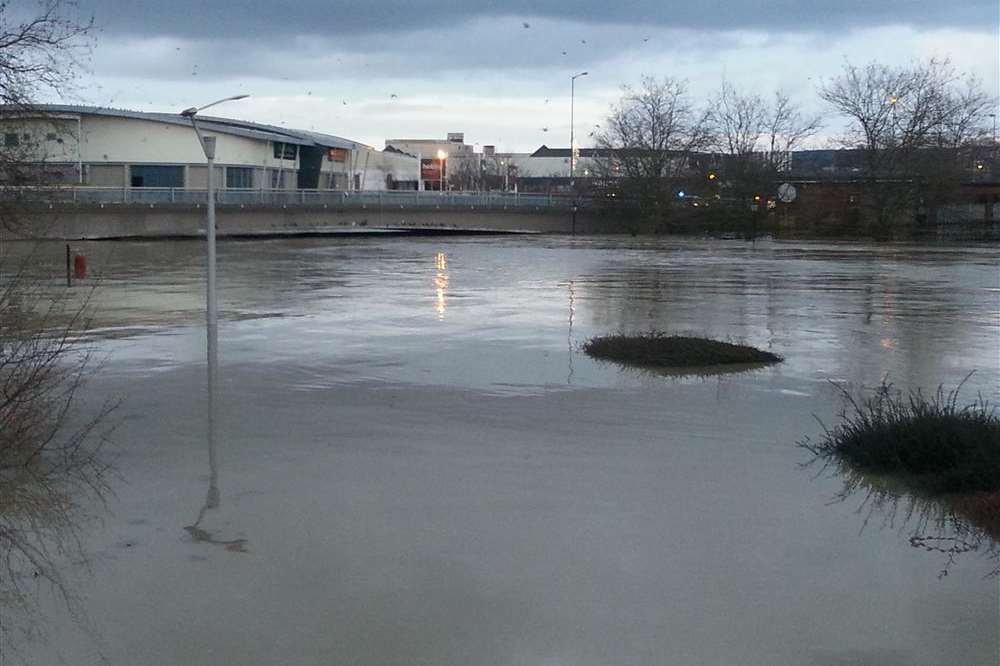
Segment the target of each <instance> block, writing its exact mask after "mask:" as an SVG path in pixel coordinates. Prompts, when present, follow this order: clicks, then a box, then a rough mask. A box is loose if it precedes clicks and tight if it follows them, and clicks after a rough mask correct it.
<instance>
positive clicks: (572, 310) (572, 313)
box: [566, 280, 576, 384]
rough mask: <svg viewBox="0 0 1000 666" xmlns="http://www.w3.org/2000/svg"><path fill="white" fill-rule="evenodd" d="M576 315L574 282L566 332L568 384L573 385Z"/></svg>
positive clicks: (571, 283)
mask: <svg viewBox="0 0 1000 666" xmlns="http://www.w3.org/2000/svg"><path fill="white" fill-rule="evenodd" d="M575 315H576V294H575V293H574V292H573V281H572V280H570V281H569V326H568V327H567V331H566V350H567V353H568V356H567V358H568V359H569V360H568V363H569V373H568V374H567V375H566V383H567V384H572V383H573V318H574V316H575Z"/></svg>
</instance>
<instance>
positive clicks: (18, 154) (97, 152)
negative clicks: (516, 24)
mask: <svg viewBox="0 0 1000 666" xmlns="http://www.w3.org/2000/svg"><path fill="white" fill-rule="evenodd" d="M198 126H199V128H200V129H201V130H202V133H203V134H206V135H214V136H215V137H216V157H215V163H216V179H215V181H216V183H217V184H218V186H219V187H220V188H229V189H259V190H295V189H320V190H342V191H354V190H385V189H416V188H417V181H418V177H419V176H418V173H419V169H418V162H417V160H416V158H414V157H412V156H409V155H405V154H403V153H399V152H384V151H379V150H376V149H374V148H372V147H371V146H367V145H364V144H362V143H359V142H356V141H351V140H349V139H344V138H341V137H338V136H333V135H330V134H322V133H319V132H309V131H304V130H293V129H286V128H283V127H276V126H273V125H263V124H259V123H251V122H246V121H240V120H232V119H228V118H217V117H208V116H205V117H202V116H199V117H198ZM0 132H2V134H3V137H2V143H0V150H2V151H3V157H4V159H3V160H2V161H0V179H2V180H3V181H4V182H5V183H7V184H16V183H17V180H18V179H19V178H23V177H24V176H25V172H24V165H25V164H27V165H30V167H31V172H32V173H31V176H32V178H31V180H32V182H39V181H40V182H43V183H46V184H52V185H77V186H89V187H123V188H184V189H204V188H205V187H206V185H207V167H206V165H205V157H204V154H203V152H202V150H201V146H200V145H199V144H198V139H197V137H196V135H195V133H194V130H193V129H192V127H191V122H190V120H189V119H187V118H184V117H182V116H180V115H179V114H169V113H145V112H137V111H126V110H120V109H106V108H98V107H87V106H69V105H39V106H34V107H31V108H30V109H28V110H24V109H12V108H9V107H8V108H2V107H0ZM14 165H16V166H17V168H16V169H15V168H13V166H14ZM4 166H6V167H7V168H3V167H4Z"/></svg>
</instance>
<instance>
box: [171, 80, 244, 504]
mask: <svg viewBox="0 0 1000 666" xmlns="http://www.w3.org/2000/svg"><path fill="white" fill-rule="evenodd" d="M246 97H249V95H234V96H232V97H226V98H224V99H220V100H217V101H215V102H212V103H211V104H206V105H205V106H201V107H195V106H192V107H191V108H190V109H185V110H184V111H181V115H182V116H184V117H185V118H190V119H191V126H192V127H193V128H194V133H195V134H196V135H197V137H198V143H200V144H201V149H202V151H203V152H204V153H205V160H206V162H207V163H208V177H207V180H206V189H207V190H208V206H207V210H208V220H207V222H206V224H207V227H206V229H205V237H206V240H207V241H208V271H207V272H208V279H207V284H206V288H205V301H206V306H205V324H206V328H207V329H208V330H207V333H208V336H207V337H208V466H209V481H208V498H207V499H206V500H205V506H206V507H208V508H214V507H216V506H218V505H219V487H218V467H217V460H216V453H215V421H216V418H215V416H216V407H217V405H216V400H215V387H216V381H217V380H218V375H219V356H218V351H219V322H218V314H217V311H216V293H215V292H216V290H215V179H214V176H215V174H214V173H213V171H214V170H215V137H214V136H202V134H201V130H200V129H198V123H197V121H196V120H195V119H194V117H195V116H196V115H198V112H199V111H204V110H205V109H207V108H208V107H210V106H215V105H216V104H222V103H223V102H230V101H233V100H237V99H244V98H246Z"/></svg>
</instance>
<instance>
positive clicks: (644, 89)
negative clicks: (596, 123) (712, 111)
mask: <svg viewBox="0 0 1000 666" xmlns="http://www.w3.org/2000/svg"><path fill="white" fill-rule="evenodd" d="M594 139H595V143H596V145H597V151H596V154H597V157H596V158H595V171H596V175H597V176H598V177H600V178H603V179H606V180H612V181H615V182H617V183H619V185H620V188H621V191H622V193H623V194H624V195H625V196H626V197H627V198H629V199H631V200H632V201H634V202H635V203H636V204H638V206H639V208H640V210H641V211H642V213H643V215H644V216H645V217H648V218H654V219H659V220H663V219H665V218H667V217H668V216H669V211H670V208H671V205H672V203H673V201H674V199H675V197H676V194H677V191H678V190H679V189H680V188H681V187H682V184H683V183H684V182H686V180H687V179H689V178H690V177H691V176H692V173H693V167H692V158H693V156H694V153H695V152H696V151H699V150H701V149H703V148H705V147H706V146H708V144H709V134H708V125H707V114H706V112H705V111H702V110H699V109H697V108H696V107H695V105H694V104H693V103H692V102H691V99H690V97H689V95H688V90H687V83H686V82H685V81H681V80H678V79H673V78H669V77H667V78H665V79H663V80H662V81H658V80H656V79H654V78H652V77H644V78H643V79H642V81H641V83H640V85H639V88H638V89H635V88H632V87H630V86H625V87H624V88H623V94H622V98H621V100H620V101H619V102H618V103H617V104H615V105H614V106H612V108H611V113H610V115H609V116H608V118H607V120H606V121H605V123H604V125H603V126H602V127H601V128H600V129H599V130H598V131H597V132H595V134H594Z"/></svg>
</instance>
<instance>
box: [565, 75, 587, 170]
mask: <svg viewBox="0 0 1000 666" xmlns="http://www.w3.org/2000/svg"><path fill="white" fill-rule="evenodd" d="M587 74H588V72H580V73H579V74H574V75H573V76H571V77H569V178H570V185H572V184H573V176H574V175H575V173H576V138H575V133H576V125H575V123H574V117H573V112H574V109H573V105H574V101H575V97H576V80H577V79H578V78H580V77H581V76H587Z"/></svg>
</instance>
